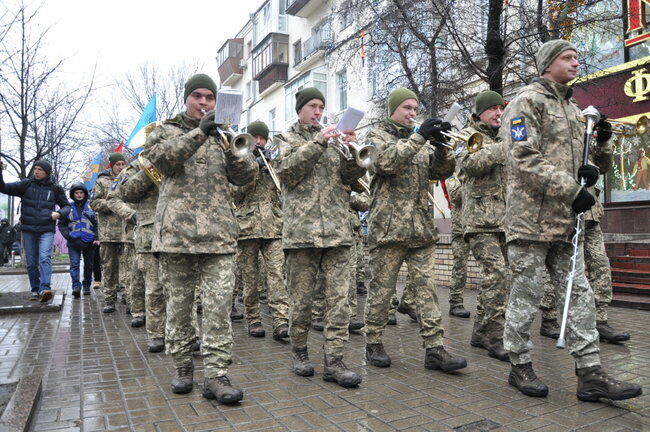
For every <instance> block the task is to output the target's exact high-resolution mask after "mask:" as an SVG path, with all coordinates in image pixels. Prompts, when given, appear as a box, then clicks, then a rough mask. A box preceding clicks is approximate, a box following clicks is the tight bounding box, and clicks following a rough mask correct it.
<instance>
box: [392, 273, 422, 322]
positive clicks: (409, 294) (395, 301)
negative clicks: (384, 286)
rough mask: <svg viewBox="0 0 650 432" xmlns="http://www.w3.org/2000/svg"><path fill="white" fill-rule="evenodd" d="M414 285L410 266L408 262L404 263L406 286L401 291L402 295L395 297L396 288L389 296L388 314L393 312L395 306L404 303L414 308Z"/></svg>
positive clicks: (395, 308)
mask: <svg viewBox="0 0 650 432" xmlns="http://www.w3.org/2000/svg"><path fill="white" fill-rule="evenodd" d="M415 291H416V290H415V286H414V284H413V278H412V277H411V267H410V266H409V264H407V265H406V286H404V291H402V297H401V298H397V290H395V293H394V294H393V296H392V297H391V298H390V308H389V310H388V313H389V314H394V313H395V311H396V310H397V306H399V305H400V304H405V305H407V306H410V307H411V308H413V309H415Z"/></svg>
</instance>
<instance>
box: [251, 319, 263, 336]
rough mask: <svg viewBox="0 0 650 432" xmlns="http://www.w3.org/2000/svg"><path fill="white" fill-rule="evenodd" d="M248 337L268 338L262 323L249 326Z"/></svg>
mask: <svg viewBox="0 0 650 432" xmlns="http://www.w3.org/2000/svg"><path fill="white" fill-rule="evenodd" d="M248 335H249V336H252V337H256V338H263V337H264V336H266V332H265V331H264V328H262V323H261V322H254V323H251V325H249V326H248Z"/></svg>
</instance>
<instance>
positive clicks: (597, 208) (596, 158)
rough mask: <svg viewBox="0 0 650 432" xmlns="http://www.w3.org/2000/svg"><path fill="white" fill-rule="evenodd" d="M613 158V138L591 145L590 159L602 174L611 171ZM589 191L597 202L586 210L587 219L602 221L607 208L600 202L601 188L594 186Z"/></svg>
mask: <svg viewBox="0 0 650 432" xmlns="http://www.w3.org/2000/svg"><path fill="white" fill-rule="evenodd" d="M594 143H595V141H594ZM613 158H614V147H613V143H612V140H609V141H607V142H605V143H602V144H597V143H595V144H594V145H592V146H591V151H590V152H589V159H590V161H591V163H593V164H594V165H596V166H597V167H598V169H599V170H600V174H601V175H605V174H606V173H607V172H608V171H609V169H610V168H611V165H612V159H613ZM589 193H590V194H592V195H593V196H594V198H595V199H596V204H595V205H594V206H593V207H592V208H591V209H590V210H588V211H586V212H585V221H588V222H589V221H591V222H597V223H600V219H601V218H602V217H603V216H604V214H605V208H604V207H603V204H602V203H601V202H600V193H601V190H600V188H599V187H598V186H592V187H590V188H589Z"/></svg>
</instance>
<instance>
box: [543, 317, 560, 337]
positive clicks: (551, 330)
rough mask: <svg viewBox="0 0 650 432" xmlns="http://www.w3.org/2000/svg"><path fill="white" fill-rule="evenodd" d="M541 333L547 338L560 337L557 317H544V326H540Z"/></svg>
mask: <svg viewBox="0 0 650 432" xmlns="http://www.w3.org/2000/svg"><path fill="white" fill-rule="evenodd" d="M539 334H540V335H542V336H546V337H547V338H551V339H557V338H559V337H560V326H559V325H558V324H557V320H556V319H542V326H541V327H540V328H539Z"/></svg>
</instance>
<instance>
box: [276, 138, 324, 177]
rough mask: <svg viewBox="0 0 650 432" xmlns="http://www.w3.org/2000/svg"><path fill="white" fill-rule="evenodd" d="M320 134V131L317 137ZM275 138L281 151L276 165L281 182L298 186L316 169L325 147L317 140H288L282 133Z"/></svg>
mask: <svg viewBox="0 0 650 432" xmlns="http://www.w3.org/2000/svg"><path fill="white" fill-rule="evenodd" d="M320 136H321V134H320V133H319V134H318V136H317V137H320ZM275 140H276V144H277V145H278V147H279V148H280V152H281V153H280V157H279V159H278V162H277V165H276V168H277V169H276V173H277V175H278V177H279V178H280V182H281V183H282V184H284V185H286V186H287V187H290V188H293V187H296V185H297V184H298V183H300V182H301V181H302V179H303V178H304V177H305V176H306V175H307V173H309V172H310V171H311V170H312V169H314V165H316V162H318V159H319V158H320V156H321V155H322V154H323V152H324V151H325V147H323V146H322V145H320V144H318V143H317V142H316V140H314V141H304V140H302V141H296V142H287V141H285V140H284V138H283V137H282V136H281V135H276V136H275Z"/></svg>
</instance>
